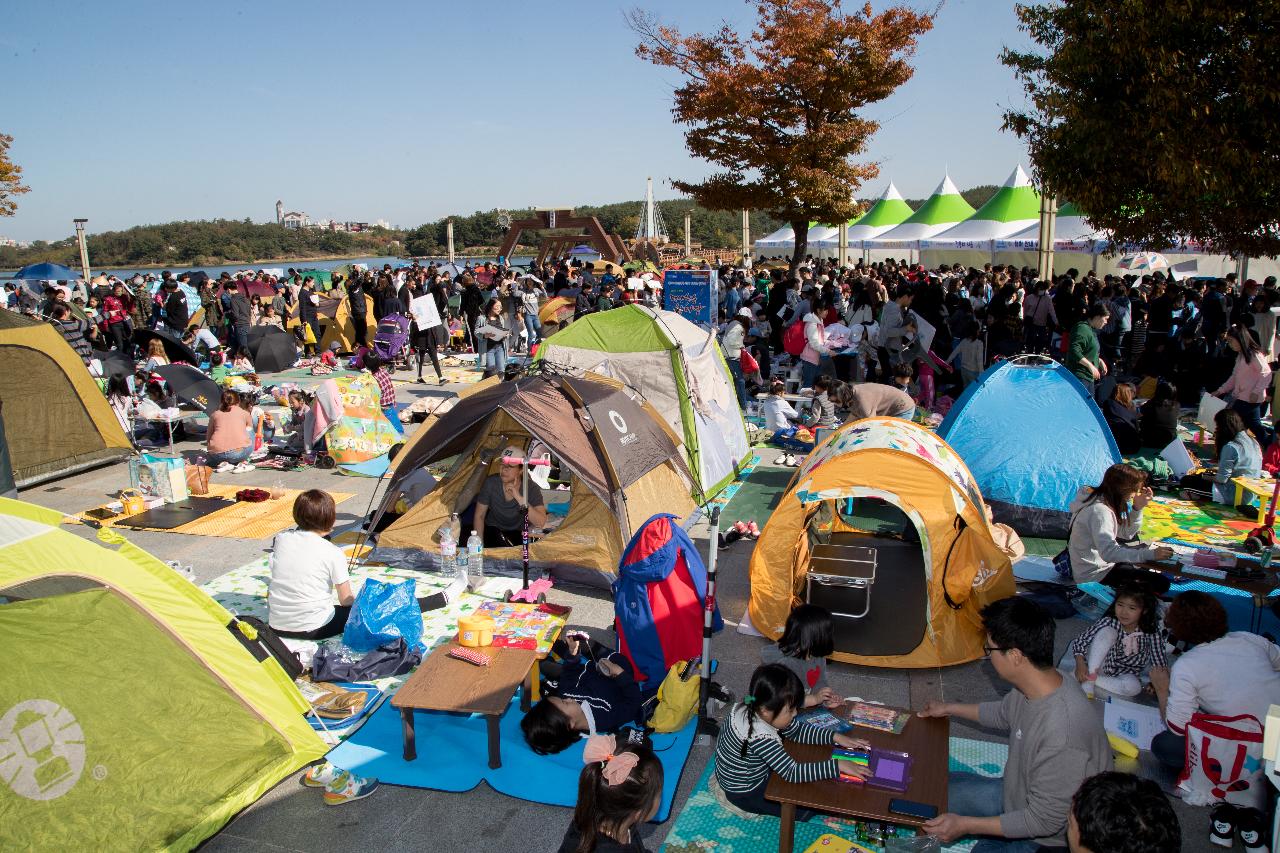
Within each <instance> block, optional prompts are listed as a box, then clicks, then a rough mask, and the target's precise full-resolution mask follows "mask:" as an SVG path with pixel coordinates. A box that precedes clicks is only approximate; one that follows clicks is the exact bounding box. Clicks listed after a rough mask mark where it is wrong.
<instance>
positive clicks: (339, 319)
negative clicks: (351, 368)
mask: <svg viewBox="0 0 1280 853" xmlns="http://www.w3.org/2000/svg"><path fill="white" fill-rule="evenodd" d="M364 301H365V306H366V307H365V315H364V322H365V326H366V327H367V329H368V331H367V332H365V336H364V339H365V341H367V342H368V343H369V345H370V346H372V345H373V336H374V333H376V332H377V331H378V321H377V320H376V319H375V318H374V316H373V299H372V298H371V297H369V296H365V298H364ZM320 322H321V323H323V324H324V333H323V334H322V335H321V336H320V349H321V350H327V349H328V348H329V346H330V345H331V344H332V343H334V342H335V341H336V342H337V343H338V349H339V350H340V351H341V352H355V349H356V326H355V322H354V321H353V320H352V318H351V309H350V305H349V304H348V303H347V297H345V296H344V297H342V301H340V302H339V303H338V306H337V307H336V308H335V309H334V311H333V317H332V319H329V318H323V319H321V321H320Z"/></svg>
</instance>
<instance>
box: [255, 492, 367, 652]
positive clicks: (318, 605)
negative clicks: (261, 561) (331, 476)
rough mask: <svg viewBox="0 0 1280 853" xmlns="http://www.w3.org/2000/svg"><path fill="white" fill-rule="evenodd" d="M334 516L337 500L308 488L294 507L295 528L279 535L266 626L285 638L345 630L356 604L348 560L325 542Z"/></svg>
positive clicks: (273, 549)
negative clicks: (336, 595) (334, 596)
mask: <svg viewBox="0 0 1280 853" xmlns="http://www.w3.org/2000/svg"><path fill="white" fill-rule="evenodd" d="M336 517H337V508H336V506H335V504H334V502H333V496H332V495H330V494H329V493H328V492H325V491H321V490H320V489H309V490H307V491H305V492H303V493H302V494H300V495H298V497H297V499H296V500H294V502H293V521H294V523H295V524H297V525H298V527H297V529H296V530H286V531H284V532H283V533H277V534H276V538H275V540H274V541H273V542H272V543H271V561H270V569H271V580H270V581H269V582H268V594H267V607H268V611H269V613H268V616H267V624H269V625H270V626H271V627H272V628H273V629H274V630H275V632H276V633H277V634H279V635H280V636H282V637H293V638H295V639H299V640H322V639H324V638H325V637H335V636H337V635H338V634H341V633H342V629H343V628H345V627H346V624H347V617H348V616H349V615H350V614H351V604H352V602H354V601H355V596H354V595H352V593H351V575H350V574H349V573H348V571H347V557H346V555H345V554H343V553H342V551H341V549H339V548H338V546H337V545H334V544H333V543H332V542H329V541H328V540H326V539H325V538H324V537H325V536H328V535H329V534H330V533H331V532H332V531H333V523H334V520H335V518H336ZM334 590H337V593H338V606H337V607H334V606H333V600H332V596H333V592H334Z"/></svg>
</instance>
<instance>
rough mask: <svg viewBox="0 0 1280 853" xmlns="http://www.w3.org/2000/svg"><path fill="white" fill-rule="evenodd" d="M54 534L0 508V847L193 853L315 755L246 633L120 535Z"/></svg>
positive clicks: (310, 734) (286, 692) (49, 524)
mask: <svg viewBox="0 0 1280 853" xmlns="http://www.w3.org/2000/svg"><path fill="white" fill-rule="evenodd" d="M6 414H7V411H6ZM62 521H63V514H62V513H61V512H56V511H54V510H50V509H44V508H43V507H38V506H35V505H33V504H29V503H23V502H21V501H16V500H8V499H0V596H3V599H0V600H6V599H7V601H8V603H6V604H4V605H3V606H0V647H3V648H4V650H5V653H4V654H5V664H4V665H5V670H4V677H3V678H0V709H3V715H2V716H0V743H2V744H3V745H4V747H5V752H4V759H3V761H2V762H0V768H2V769H3V774H2V777H3V779H4V781H5V782H6V783H7V785H6V788H5V792H4V796H0V827H3V829H0V836H2V837H3V838H4V839H5V842H6V844H5V846H6V847H7V848H9V849H14V850H73V849H95V850H107V849H113V850H114V849H120V850H158V849H166V850H189V849H193V848H195V847H196V846H198V845H199V844H200V843H201V842H202V841H203V840H205V839H206V838H209V837H210V836H212V835H213V834H214V833H216V832H217V831H218V830H219V829H221V828H222V826H223V825H224V824H225V823H227V821H229V820H231V819H232V818H233V817H234V816H235V815H236V813H237V812H239V811H240V810H241V809H244V808H245V807H247V806H249V805H250V804H251V803H253V802H254V801H256V800H257V799H258V798H259V797H261V796H262V795H263V794H265V793H266V792H267V791H268V790H270V789H271V788H272V787H274V786H275V785H276V784H277V783H279V782H280V781H281V780H283V779H285V778H286V777H288V776H289V775H291V774H293V773H295V772H296V771H297V770H299V769H300V768H302V767H304V766H306V765H307V764H309V763H311V762H313V761H315V760H316V759H318V758H320V757H321V756H322V755H324V753H325V752H326V750H327V747H326V746H325V744H324V743H323V741H321V739H320V737H319V736H318V735H317V734H316V733H315V732H314V731H313V730H312V728H311V726H310V725H309V724H308V723H307V720H306V718H305V717H304V714H305V713H306V712H307V711H308V709H309V705H308V703H307V701H306V700H305V699H303V697H302V695H301V694H300V693H299V692H298V689H297V687H295V686H294V683H293V681H292V680H291V679H290V677H289V676H288V675H287V674H286V673H285V671H284V670H283V669H282V668H281V667H280V665H279V664H278V663H277V662H276V660H275V659H274V658H273V657H270V656H269V655H267V654H266V653H265V651H264V650H263V647H262V646H261V645H260V644H259V643H258V642H256V641H254V640H253V639H252V638H253V637H256V634H254V633H249V634H248V635H246V634H244V633H242V632H241V630H242V627H243V628H244V629H247V630H249V631H250V632H252V629H250V628H249V627H248V626H242V624H241V623H240V622H239V621H238V620H237V619H236V618H235V617H233V616H232V615H231V613H229V612H228V611H227V610H226V609H224V608H223V607H222V606H221V605H220V604H218V603H217V602H215V601H214V600H213V599H211V598H210V597H209V596H208V595H207V594H205V593H204V592H202V591H201V590H200V589H199V588H198V587H196V586H195V585H194V584H192V583H191V582H190V581H188V580H187V579H186V578H184V577H183V576H182V575H181V574H179V573H178V572H175V571H174V570H173V569H171V568H170V567H169V566H167V565H165V564H164V563H162V562H160V561H159V560H157V559H156V558H155V557H153V556H151V555H150V554H147V553H146V552H144V551H143V550H141V549H140V548H138V547H136V546H135V545H132V544H130V543H129V542H127V541H125V540H124V539H123V538H122V537H119V536H115V538H114V539H113V540H111V541H112V545H111V546H104V545H103V544H102V543H100V542H98V541H95V540H92V539H83V538H81V537H79V536H76V535H74V534H73V533H70V532H67V531H65V530H62V529H59V525H60V524H61V523H62ZM104 533H106V531H104Z"/></svg>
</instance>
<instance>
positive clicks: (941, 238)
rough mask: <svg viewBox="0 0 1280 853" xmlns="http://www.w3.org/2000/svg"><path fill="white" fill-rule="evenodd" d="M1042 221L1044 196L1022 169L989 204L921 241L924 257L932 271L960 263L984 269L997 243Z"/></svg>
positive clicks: (1011, 176)
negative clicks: (1041, 205) (939, 266)
mask: <svg viewBox="0 0 1280 853" xmlns="http://www.w3.org/2000/svg"><path fill="white" fill-rule="evenodd" d="M1039 221H1040V194H1039V193H1038V192H1036V189H1035V187H1033V186H1031V179H1030V178H1029V177H1027V173H1026V172H1024V171H1022V167H1021V166H1018V167H1016V168H1015V169H1014V170H1013V174H1012V175H1010V176H1009V179H1008V180H1006V181H1005V182H1004V186H1002V187H1001V188H1000V189H999V190H997V191H996V194H995V195H993V196H992V197H991V198H990V199H989V200H988V201H987V203H986V204H984V205H983V206H982V207H980V208H978V210H977V211H976V212H975V213H974V214H973V215H972V216H970V217H969V218H968V219H966V220H965V221H964V222H961V223H960V224H958V225H955V226H953V227H951V228H948V229H947V230H946V231H943V232H942V233H941V234H937V235H935V236H933V237H929V238H922V239H921V240H920V256H921V260H922V261H923V262H924V265H925V266H926V267H929V268H933V267H936V266H938V265H939V264H954V263H960V264H964V265H966V266H973V267H981V266H982V265H983V264H985V263H989V262H991V259H992V257H993V255H994V252H995V243H994V241H996V240H999V239H1001V238H1004V237H1008V236H1010V235H1012V234H1017V233H1018V232H1019V231H1022V230H1024V229H1026V228H1029V227H1030V226H1032V225H1036V224H1038V223H1039Z"/></svg>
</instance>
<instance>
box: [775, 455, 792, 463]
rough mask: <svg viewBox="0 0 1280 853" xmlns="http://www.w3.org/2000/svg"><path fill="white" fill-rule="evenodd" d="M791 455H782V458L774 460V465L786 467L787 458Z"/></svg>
mask: <svg viewBox="0 0 1280 853" xmlns="http://www.w3.org/2000/svg"><path fill="white" fill-rule="evenodd" d="M789 455H790V454H787V453H784V454H782V455H781V456H779V457H778V458H777V459H775V460H773V464H774V465H786V464H787V456H789Z"/></svg>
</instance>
